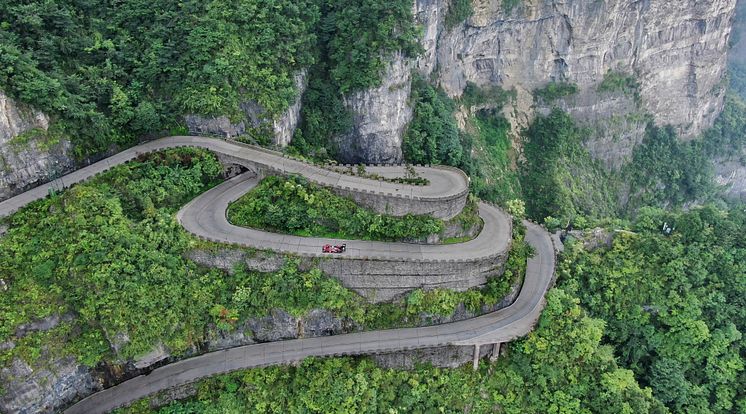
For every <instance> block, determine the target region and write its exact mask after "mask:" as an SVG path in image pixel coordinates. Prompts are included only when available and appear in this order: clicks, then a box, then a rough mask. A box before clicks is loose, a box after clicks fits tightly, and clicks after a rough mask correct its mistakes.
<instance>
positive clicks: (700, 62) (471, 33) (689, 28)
mask: <svg viewBox="0 0 746 414" xmlns="http://www.w3.org/2000/svg"><path fill="white" fill-rule="evenodd" d="M502 4H503V2H502V1H500V0H478V1H475V2H473V6H474V14H473V15H472V17H471V18H469V19H468V20H467V21H466V22H464V23H463V24H461V25H458V26H456V27H455V28H453V29H451V30H446V28H445V24H444V20H445V16H446V14H447V9H448V1H446V0H418V1H416V3H415V10H416V18H417V20H418V22H419V23H420V24H421V25H422V26H423V28H424V30H423V31H424V38H423V41H422V44H423V47H424V49H425V50H424V53H423V54H422V55H421V57H420V58H419V59H418V60H417V61H416V62H410V65H411V67H413V68H416V69H417V70H418V71H419V72H420V73H421V74H423V75H425V76H428V77H431V78H434V79H435V82H436V83H437V84H438V85H439V86H441V87H442V88H443V89H444V90H445V91H446V92H447V93H448V94H449V95H451V96H454V97H456V96H460V95H461V93H462V92H463V90H464V88H465V87H466V84H467V82H473V83H475V84H477V85H478V86H495V85H497V86H500V87H502V88H503V89H515V90H516V92H517V98H516V100H515V104H514V108H512V109H513V110H512V111H508V113H507V114H506V115H508V117H509V118H510V119H511V121H512V123H513V125H514V127H522V126H525V125H526V124H527V123H528V121H529V120H530V119H531V117H532V116H533V114H534V113H535V112H534V110H535V109H537V107H538V109H542V108H541V105H537V103H536V102H534V99H533V97H532V91H533V90H535V89H537V88H541V87H543V86H545V85H547V84H548V83H549V82H554V81H566V82H571V83H575V84H577V85H578V87H579V88H580V94H579V96H577V97H575V98H574V99H572V100H571V101H569V102H563V103H561V106H563V107H565V109H566V110H567V111H569V112H570V113H571V114H573V115H574V116H575V117H577V118H578V119H580V120H583V121H586V122H588V123H589V124H590V125H591V126H593V127H595V128H594V129H595V130H596V131H597V133H596V134H595V137H594V138H595V139H594V140H593V142H590V143H588V146H589V149H590V150H591V152H592V153H593V154H594V155H596V156H597V157H599V158H601V159H602V160H604V161H605V162H606V163H607V164H608V165H611V166H618V165H619V164H620V163H621V162H623V161H624V160H625V159H627V158H628V156H629V154H630V153H631V149H632V147H633V146H634V145H635V144H636V143H638V142H639V141H640V140H641V138H642V133H643V132H644V124H643V123H642V122H641V121H640V120H638V119H637V118H638V117H636V115H637V114H638V113H640V112H643V113H644V112H647V113H650V114H651V115H652V116H653V118H654V120H655V121H656V122H657V123H659V124H672V125H674V126H675V127H676V128H677V130H678V131H679V132H680V133H681V134H682V136H683V137H684V138H687V139H688V138H692V137H694V136H696V135H697V134H698V133H700V132H701V131H702V130H703V129H706V128H707V127H709V126H711V125H712V123H713V122H714V120H715V118H716V117H717V116H718V114H719V113H720V111H721V109H722V106H723V98H724V83H723V79H724V76H725V73H726V56H727V50H728V39H729V36H730V31H731V24H732V18H733V14H734V10H735V5H736V1H735V0H713V1H708V2H701V1H695V0H686V1H679V2H664V1H646V2H638V1H629V0H611V1H605V2H598V1H590V0H572V1H556V0H544V1H538V0H523V1H522V2H520V4H519V5H518V6H516V7H514V8H513V9H512V10H505V9H504V7H503V6H502ZM399 66H401V62H400V61H399V60H398V59H394V61H393V63H392V67H399ZM609 71H614V72H619V73H623V74H627V75H632V76H634V77H635V78H636V80H637V81H638V82H639V85H640V88H639V94H640V97H641V100H640V105H639V106H640V107H639V108H638V105H637V103H635V102H634V100H632V99H630V98H629V97H625V96H623V95H622V94H614V93H603V94H601V93H597V91H596V88H597V86H598V85H599V84H600V83H601V82H602V81H603V79H604V75H605V74H607V73H608V72H609ZM387 76H388V78H387V79H385V80H384V83H385V84H387V85H403V84H404V83H406V80H407V76H406V75H404V74H402V72H401V70H389V72H388V74H387ZM405 92H406V87H404V86H401V87H398V88H397V87H389V88H383V89H381V88H379V89H375V90H371V91H367V92H364V93H359V94H357V95H355V96H353V97H350V98H348V101H347V102H348V107H349V108H351V109H353V110H354V112H355V113H356V119H357V122H356V124H357V125H367V124H370V123H374V122H375V121H376V120H377V119H386V117H385V116H383V114H386V113H388V112H389V111H390V110H391V108H393V107H396V108H402V107H403V106H404V105H406V99H407V96H406V95H407V94H406V93H405ZM376 101H377V102H380V104H377V105H376V104H371V103H372V102H376ZM401 112H402V113H406V111H405V110H402V111H401ZM609 127H611V128H609ZM399 130H401V127H400V125H398V124H396V123H388V124H387V125H382V126H379V128H378V130H377V133H376V134H374V135H371V134H363V135H361V134H352V135H351V136H350V137H352V138H353V139H352V140H348V142H347V144H348V146H350V147H359V148H360V149H361V152H362V153H363V154H368V153H372V152H373V151H375V152H376V154H375V158H376V159H396V158H397V157H398V149H397V147H398V143H399V142H400V141H401V137H400V135H399V134H398V133H397V131H399ZM381 150H383V151H386V152H385V153H384V154H381V153H380V151H381ZM369 161H374V159H373V158H371V159H369Z"/></svg>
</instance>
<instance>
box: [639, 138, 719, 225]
mask: <svg viewBox="0 0 746 414" xmlns="http://www.w3.org/2000/svg"><path fill="white" fill-rule="evenodd" d="M701 144H702V143H701V142H696V143H682V142H681V141H679V140H678V137H677V135H676V132H675V131H674V130H673V128H671V127H665V128H658V127H655V126H652V125H651V126H649V127H648V130H647V133H646V135H645V139H644V140H643V142H642V145H640V146H639V147H638V148H636V149H635V152H634V154H633V157H632V162H631V163H630V164H629V165H628V166H627V174H628V176H629V186H630V188H631V189H633V190H632V191H635V190H637V192H635V193H633V194H632V196H633V197H632V200H631V201H630V204H629V205H628V206H627V208H628V209H630V210H633V211H634V210H636V209H637V208H639V207H640V206H644V205H667V204H671V205H674V206H680V205H682V204H683V203H684V202H686V201H689V200H696V199H704V198H706V197H707V196H708V195H709V194H710V193H711V192H712V191H713V190H714V187H713V182H712V162H711V161H710V159H709V158H708V156H707V154H705V153H704V152H703V151H702V148H701Z"/></svg>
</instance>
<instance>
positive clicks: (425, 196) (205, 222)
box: [0, 137, 555, 414]
mask: <svg viewBox="0 0 746 414" xmlns="http://www.w3.org/2000/svg"><path fill="white" fill-rule="evenodd" d="M182 146H191V147H200V148H205V149H208V150H211V151H214V152H216V153H218V154H225V155H228V156H230V157H232V158H238V159H245V160H250V161H251V162H252V163H255V164H257V165H261V166H266V167H267V168H268V169H269V170H270V172H272V171H274V172H277V173H283V174H289V173H295V174H301V175H304V176H306V177H307V178H309V179H310V180H311V181H313V182H316V183H318V184H321V185H328V186H337V187H342V188H346V187H349V188H350V189H351V190H352V191H361V192H365V193H370V194H389V195H391V194H394V195H395V196H396V197H409V198H417V199H422V200H431V201H432V200H435V201H437V200H438V199H441V198H443V197H445V198H448V197H454V196H458V195H460V194H464V192H465V191H466V190H468V179H467V178H466V177H465V175H464V174H463V173H461V172H459V171H457V170H453V169H438V168H418V173H420V174H421V175H422V176H424V177H425V178H427V179H428V180H429V181H430V185H427V186H407V185H401V184H394V183H390V182H386V181H373V180H369V179H365V178H361V177H355V176H349V175H344V174H339V173H337V172H333V171H330V170H328V169H324V168H320V167H316V166H312V165H309V164H305V163H303V162H300V161H297V160H292V159H288V158H285V157H283V156H282V155H280V154H278V153H273V152H271V151H265V150H261V149H257V148H250V147H246V146H243V145H238V144H235V143H231V142H226V141H221V140H217V139H210V138H200V137H171V138H163V139H160V140H156V141H152V142H148V143H145V144H142V145H139V146H137V147H133V148H130V149H128V150H125V151H123V152H121V153H119V154H116V155H114V156H112V157H109V158H107V159H104V160H102V161H99V162H97V163H95V164H92V165H90V166H88V167H85V168H82V169H80V170H78V171H75V172H73V173H71V174H68V175H66V176H64V177H61V178H59V179H57V180H55V181H53V182H51V183H48V184H45V185H42V186H39V187H37V188H34V189H32V190H30V191H27V192H25V193H23V194H20V195H18V196H16V197H13V198H10V199H8V200H5V201H3V202H0V216H7V215H9V214H11V213H13V212H14V211H16V210H18V209H19V208H21V207H23V206H25V205H27V204H28V203H30V202H32V201H35V200H38V199H41V198H44V197H45V196H46V195H47V194H48V193H49V191H50V190H59V189H60V188H65V187H69V186H70V185H72V184H75V183H78V182H81V181H84V180H86V179H88V178H90V177H92V176H94V175H96V174H97V173H100V172H103V171H106V170H108V169H109V168H111V167H113V166H116V165H119V164H122V163H124V162H127V161H129V160H132V159H134V158H136V157H137V156H138V155H140V154H142V153H146V152H152V151H157V150H161V149H166V148H173V147H182ZM387 168H388V169H387ZM397 168H398V169H401V167H376V171H377V172H380V173H382V174H384V175H385V174H388V173H389V172H394V171H395V169H397ZM255 184H256V180H255V179H252V178H250V177H249V176H248V175H242V176H238V177H236V178H234V179H232V180H229V181H227V182H226V183H224V184H221V185H220V186H218V187H216V188H214V189H212V190H210V191H208V192H206V193H205V194H203V195H202V196H200V197H198V198H196V199H195V200H194V201H192V202H191V203H189V204H188V205H187V206H185V207H184V209H182V210H181V211H180V212H179V214H178V219H179V221H180V223H182V225H184V227H185V228H186V229H187V230H188V231H190V232H192V233H194V234H196V235H198V236H200V237H204V238H208V239H211V240H216V241H220V242H227V243H234V244H241V245H244V246H252V247H260V248H266V249H272V250H277V251H282V252H289V253H294V254H301V255H318V254H319V249H320V245H321V243H322V242H323V243H326V242H329V241H328V240H326V239H324V240H322V239H313V238H303V237H296V236H287V235H278V234H272V233H267V232H262V231H258V230H252V229H245V228H241V227H237V226H233V225H231V224H230V223H228V221H227V219H226V218H225V209H226V207H227V205H228V203H230V202H231V201H233V200H235V199H236V198H237V197H239V196H240V195H241V194H243V193H245V192H246V191H247V190H248V189H250V188H251V187H252V186H253V185H255ZM479 211H480V215H481V216H482V218H483V220H484V221H485V227H484V230H483V231H482V233H481V234H480V235H479V236H478V237H477V238H475V239H474V240H471V241H469V242H466V243H463V244H460V245H450V246H433V245H429V246H428V245H409V244H403V243H380V242H365V241H351V240H349V241H337V242H346V243H347V244H348V248H349V251H348V253H347V255H341V256H340V258H344V257H349V258H361V257H362V258H369V257H371V256H372V258H385V259H393V260H399V259H401V260H422V261H436V262H437V261H459V260H468V259H471V258H474V257H480V255H490V254H494V253H495V252H498V251H503V250H504V249H506V248H507V246H508V243H509V237H510V235H509V232H508V231H507V229H509V228H510V227H509V219H508V217H507V216H506V215H505V214H504V213H502V212H501V211H500V210H498V209H497V208H495V207H492V206H490V205H488V204H484V203H481V204H480V206H479ZM525 224H526V226H527V232H526V241H527V242H528V243H529V244H530V245H531V246H533V247H534V249H535V251H536V255H535V256H534V257H532V258H531V259H529V261H528V267H527V270H526V277H525V280H524V283H523V287H522V289H521V291H520V294H519V295H518V298H517V299H516V301H515V302H514V303H513V304H512V305H511V306H509V307H507V308H504V309H501V310H499V311H496V312H493V313H489V314H486V315H483V316H480V317H477V318H473V319H468V320H464V321H460V322H454V323H448V324H442V325H435V326H429V327H422V328H408V329H390V330H380V331H369V332H361V333H354V334H346V335H335V336H326V337H316V338H302V339H296V340H290V341H280V342H272V343H264V344H254V345H248V346H242V347H236V348H232V349H226V350H222V351H216V352H210V353H207V354H204V355H201V356H197V357H194V358H189V359H185V360H182V361H179V362H175V363H173V364H169V365H166V366H164V367H161V368H158V369H156V370H154V371H153V372H151V373H150V374H148V375H143V376H139V377H136V378H133V379H131V380H128V381H125V382H123V383H121V384H119V385H117V386H114V387H111V388H108V389H106V390H103V391H101V392H98V393H96V394H93V395H91V396H89V397H88V398H85V399H84V400H82V401H80V402H78V403H77V404H75V405H73V406H72V407H70V408H69V409H68V410H67V411H66V413H71V414H72V413H105V412H109V411H111V410H113V409H115V408H117V407H121V406H124V405H127V404H129V403H132V402H134V401H136V400H138V399H140V398H143V397H146V396H148V395H151V394H153V393H156V392H158V391H161V390H165V389H168V388H171V387H174V386H177V385H182V384H186V383H189V382H193V381H196V380H199V379H201V378H205V377H209V376H212V375H216V374H221V373H226V372H231V371H235V370H240V369H246V368H252V367H261V366H268V365H275V364H283V363H288V362H294V361H299V360H302V359H304V358H306V357H311V356H339V355H361V354H373V353H381V352H392V351H401V350H411V349H420V348H432V347H440V346H446V345H484V344H493V343H502V342H508V341H511V340H513V339H515V338H518V337H520V336H523V335H526V334H527V333H528V332H530V331H531V330H532V329H533V326H534V324H535V323H536V320H537V319H538V318H539V315H540V313H541V310H542V308H543V304H544V295H545V293H546V291H547V289H549V286H550V284H551V283H552V280H553V275H554V267H555V251H554V246H553V244H552V240H551V239H550V237H549V234H548V233H547V232H546V231H545V230H544V229H542V228H541V227H539V226H537V225H535V224H532V223H529V222H525Z"/></svg>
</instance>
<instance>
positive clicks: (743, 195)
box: [715, 149, 746, 201]
mask: <svg viewBox="0 0 746 414" xmlns="http://www.w3.org/2000/svg"><path fill="white" fill-rule="evenodd" d="M743 153H744V155H743V156H742V159H743V160H744V161H746V149H744V151H743ZM744 161H742V160H739V159H736V158H731V159H726V158H718V159H716V160H715V181H716V182H717V184H719V185H720V186H722V187H723V190H724V191H725V195H726V197H728V198H730V199H733V200H741V201H746V162H744Z"/></svg>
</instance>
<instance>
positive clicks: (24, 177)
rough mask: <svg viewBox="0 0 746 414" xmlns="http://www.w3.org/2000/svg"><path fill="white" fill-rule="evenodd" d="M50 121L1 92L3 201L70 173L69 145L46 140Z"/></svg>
mask: <svg viewBox="0 0 746 414" xmlns="http://www.w3.org/2000/svg"><path fill="white" fill-rule="evenodd" d="M49 123H50V120H49V117H48V116H47V115H46V114H44V113H42V112H40V111H36V110H34V109H32V108H28V107H26V106H25V105H22V104H20V103H18V102H16V101H15V100H13V99H11V98H10V97H9V96H7V95H5V94H4V93H3V92H2V91H0V200H4V199H7V198H10V197H12V196H14V195H16V194H19V193H22V192H23V191H25V190H27V189H29V188H31V187H34V186H35V185H38V184H41V183H43V182H46V181H48V180H49V179H51V178H54V177H55V176H56V175H61V174H63V173H66V172H69V171H70V170H71V169H72V168H73V166H74V161H73V159H72V157H71V156H70V142H69V141H67V140H65V139H60V138H51V137H48V136H47V129H48V128H49Z"/></svg>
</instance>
